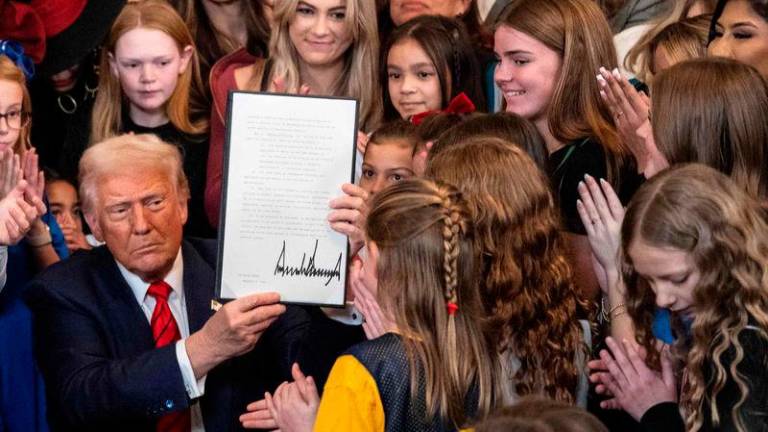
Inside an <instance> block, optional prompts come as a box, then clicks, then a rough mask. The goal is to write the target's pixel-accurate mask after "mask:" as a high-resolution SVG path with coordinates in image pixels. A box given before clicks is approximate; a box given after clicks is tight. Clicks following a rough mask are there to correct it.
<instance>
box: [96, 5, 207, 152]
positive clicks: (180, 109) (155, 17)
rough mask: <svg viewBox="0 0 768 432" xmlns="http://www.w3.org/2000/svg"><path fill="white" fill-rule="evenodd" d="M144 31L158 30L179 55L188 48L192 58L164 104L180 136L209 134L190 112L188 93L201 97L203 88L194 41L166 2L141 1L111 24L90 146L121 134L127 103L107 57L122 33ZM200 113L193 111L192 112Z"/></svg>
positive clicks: (202, 119)
mask: <svg viewBox="0 0 768 432" xmlns="http://www.w3.org/2000/svg"><path fill="white" fill-rule="evenodd" d="M136 28H146V29H152V30H160V31H162V32H163V33H165V34H167V35H168V36H170V37H171V38H172V39H173V40H174V41H176V44H177V46H178V48H179V52H182V51H183V50H184V48H185V47H187V46H191V47H193V50H192V58H190V60H189V65H188V66H187V68H186V70H185V71H184V72H183V73H182V74H181V75H179V80H178V81H177V83H176V88H175V89H174V90H173V93H172V94H171V97H170V98H169V99H168V101H167V102H166V108H165V109H166V114H167V115H168V119H169V120H170V122H171V123H172V124H173V126H175V127H176V129H178V130H180V131H181V132H184V133H187V134H191V135H197V134H202V133H206V132H207V131H208V119H207V118H205V117H202V116H195V117H196V119H194V120H193V119H192V118H191V117H192V115H193V112H192V111H193V109H192V108H191V107H194V106H196V104H197V102H199V101H195V100H192V98H191V97H190V93H191V92H192V88H193V87H194V93H195V94H197V95H203V94H205V92H204V91H203V84H202V81H201V79H200V66H199V64H198V59H197V53H196V52H195V50H194V46H195V44H194V41H193V40H192V35H191V34H190V33H189V29H187V26H186V24H185V23H184V20H182V19H181V17H180V16H179V14H178V13H176V11H175V10H174V9H173V7H171V6H170V5H169V4H168V3H167V2H165V1H161V0H143V1H135V2H130V3H128V4H127V5H126V6H125V7H124V8H123V10H122V12H120V15H118V16H117V18H116V19H115V22H114V24H112V30H110V32H109V36H108V37H107V40H106V43H105V45H104V48H103V50H102V53H101V66H100V67H101V74H100V75H99V92H98V95H97V96H96V101H95V102H94V106H93V114H92V119H91V143H97V142H100V141H103V140H105V139H107V138H110V137H112V136H115V135H118V134H119V133H120V132H121V130H122V110H123V108H124V107H123V104H124V103H125V102H126V101H125V100H124V99H125V98H124V95H123V90H122V87H121V86H120V80H119V79H117V78H116V77H115V76H114V75H113V74H112V73H110V70H111V69H110V65H109V56H110V54H111V55H113V56H114V54H115V46H116V45H117V41H118V40H119V39H120V37H121V36H122V35H124V34H125V33H127V32H129V31H131V30H133V29H136ZM197 111H199V109H195V112H197Z"/></svg>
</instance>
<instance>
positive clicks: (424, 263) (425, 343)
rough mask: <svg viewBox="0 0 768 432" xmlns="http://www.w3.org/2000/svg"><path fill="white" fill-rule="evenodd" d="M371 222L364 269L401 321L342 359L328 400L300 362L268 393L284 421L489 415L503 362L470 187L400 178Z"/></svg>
mask: <svg viewBox="0 0 768 432" xmlns="http://www.w3.org/2000/svg"><path fill="white" fill-rule="evenodd" d="M365 230H366V247H367V250H368V255H367V258H366V259H365V261H364V263H363V265H362V270H361V271H360V273H361V274H360V275H359V276H358V277H359V278H360V279H361V283H364V284H366V285H368V286H369V287H370V288H371V290H372V291H373V292H376V296H377V301H378V302H379V304H380V305H381V308H382V311H383V313H384V314H385V315H386V316H387V317H388V319H389V320H390V322H391V323H392V326H391V328H389V329H388V332H387V333H384V334H383V335H381V336H380V337H378V338H376V339H372V340H369V341H366V342H363V343H360V344H358V345H355V346H354V347H352V348H351V349H350V350H349V351H347V353H346V354H344V355H342V356H341V357H339V358H338V359H337V360H336V364H335V365H334V366H333V369H332V370H331V374H330V376H329V377H328V381H327V383H326V385H325V388H324V391H323V398H322V400H321V401H320V402H319V408H318V405H317V392H316V389H315V388H314V382H313V381H312V379H311V378H308V377H304V376H303V375H301V373H300V372H299V371H298V367H296V366H294V378H295V379H296V381H294V382H293V383H290V384H283V385H282V386H280V387H279V388H278V389H277V391H276V392H275V395H274V396H270V395H269V394H268V395H267V398H266V399H267V403H268V404H269V405H270V411H271V413H272V416H273V418H274V419H275V421H276V423H277V426H278V427H279V428H280V430H281V431H309V430H314V431H340V430H344V431H362V432H365V431H387V432H394V431H454V430H457V429H458V428H460V427H465V426H466V425H468V424H469V423H471V422H473V421H474V420H475V419H481V418H483V417H485V416H486V415H487V414H488V412H489V411H490V410H491V408H492V406H493V405H494V402H495V398H496V395H497V394H498V392H497V390H496V389H495V388H494V385H495V383H496V382H497V380H496V379H495V377H496V375H497V374H496V370H495V369H496V366H495V364H496V362H495V361H493V360H492V359H491V358H490V356H488V351H487V348H486V344H485V342H484V341H485V339H484V337H483V334H482V330H481V327H480V324H479V322H480V317H481V315H482V306H481V302H480V298H479V292H478V290H477V287H476V282H475V281H476V280H477V277H476V271H475V270H476V265H475V264H476V253H475V250H474V247H473V228H472V223H471V218H470V216H469V212H468V209H467V204H466V202H465V201H464V200H463V199H462V197H461V194H460V193H459V192H458V191H457V190H456V189H455V188H453V187H452V186H448V185H445V184H442V183H435V182H432V181H428V180H423V179H412V180H407V181H404V182H401V183H398V184H395V185H392V186H390V187H388V188H386V189H384V190H383V191H381V192H379V193H377V194H376V195H374V196H373V201H372V207H371V210H370V213H369V214H368V218H367V221H366V225H365ZM315 415H316V419H315ZM313 424H314V429H312V427H313Z"/></svg>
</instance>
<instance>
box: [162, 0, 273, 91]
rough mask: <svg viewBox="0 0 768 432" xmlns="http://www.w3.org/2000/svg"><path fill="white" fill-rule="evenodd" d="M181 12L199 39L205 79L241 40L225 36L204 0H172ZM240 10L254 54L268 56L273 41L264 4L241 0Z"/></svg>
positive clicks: (197, 41)
mask: <svg viewBox="0 0 768 432" xmlns="http://www.w3.org/2000/svg"><path fill="white" fill-rule="evenodd" d="M171 4H173V5H174V7H175V8H176V10H178V11H179V15H181V17H182V18H183V19H184V22H186V23H187V27H188V28H189V31H190V33H191V34H192V38H193V39H194V40H195V43H196V45H197V50H198V57H199V59H200V69H201V72H202V73H203V79H204V81H207V76H206V75H207V73H208V72H209V71H210V70H211V67H213V64H214V63H216V61H217V60H218V59H220V58H221V57H224V56H225V55H226V54H229V53H231V52H232V51H235V50H236V49H237V48H239V46H238V43H237V41H233V40H231V39H230V38H228V37H226V36H225V35H222V34H221V33H220V32H219V31H218V30H217V29H216V28H214V27H213V24H212V23H211V21H210V19H209V18H208V13H207V12H206V10H205V7H204V6H203V0H171ZM240 5H241V7H240V10H241V12H242V16H243V19H244V20H245V23H246V25H245V27H246V30H247V32H248V40H247V41H246V46H245V48H246V49H247V50H248V52H250V53H251V54H254V55H264V54H265V53H266V51H267V42H268V41H269V33H270V30H269V23H268V22H267V18H266V17H265V16H264V6H263V5H262V3H261V1H258V0H240Z"/></svg>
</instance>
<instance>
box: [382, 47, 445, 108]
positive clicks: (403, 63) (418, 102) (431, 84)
mask: <svg viewBox="0 0 768 432" xmlns="http://www.w3.org/2000/svg"><path fill="white" fill-rule="evenodd" d="M387 85H388V86H389V97H390V99H391V100H392V105H394V107H395V109H396V110H397V112H398V113H400V116H401V117H402V118H404V119H408V118H409V117H411V116H412V115H414V114H419V113H422V112H425V111H435V110H439V109H440V108H442V103H443V96H442V92H441V89H440V78H439V77H438V76H437V69H436V68H435V65H434V63H432V60H430V59H429V56H427V53H426V52H425V51H424V49H423V48H422V47H421V45H419V43H418V42H416V41H415V40H413V39H405V40H403V41H401V42H398V43H397V44H395V45H393V46H392V48H390V50H389V53H388V55H387Z"/></svg>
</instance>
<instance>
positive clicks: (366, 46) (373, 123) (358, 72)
mask: <svg viewBox="0 0 768 432" xmlns="http://www.w3.org/2000/svg"><path fill="white" fill-rule="evenodd" d="M298 3H299V0H280V1H278V2H275V24H274V27H273V28H272V38H271V39H270V41H269V56H270V60H271V64H272V70H271V76H272V77H284V79H285V84H286V88H287V89H288V91H290V92H296V91H298V90H299V88H300V87H301V85H302V84H303V82H302V79H301V74H300V72H299V62H300V59H299V53H298V52H297V51H296V47H294V46H293V42H291V37H290V35H289V32H288V28H289V27H290V25H291V21H293V19H294V17H295V16H296V6H297V5H298ZM344 21H345V24H346V25H347V26H349V29H350V32H351V34H352V40H353V43H352V46H350V47H349V49H348V50H347V52H346V53H345V54H344V69H343V72H342V73H341V75H339V77H338V79H337V80H336V83H335V84H334V86H333V89H334V90H333V93H332V94H331V95H330V96H346V97H353V98H355V99H357V100H358V101H359V103H360V109H359V118H360V125H361V129H362V130H364V131H368V132H370V131H373V130H374V129H376V127H377V126H378V124H379V122H380V121H381V88H380V87H379V85H378V84H377V83H374V82H373V77H375V76H376V72H377V71H378V58H379V33H378V26H377V23H376V5H375V3H374V0H347V2H346V13H345V14H344ZM260 85H261V83H260V82H255V81H254V78H252V79H251V81H250V82H249V83H248V88H253V89H258V88H259V87H260Z"/></svg>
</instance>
